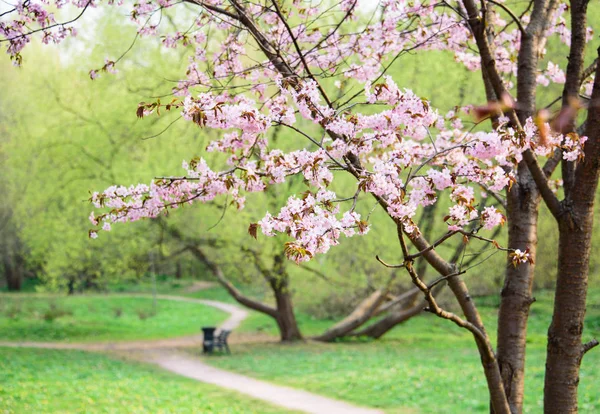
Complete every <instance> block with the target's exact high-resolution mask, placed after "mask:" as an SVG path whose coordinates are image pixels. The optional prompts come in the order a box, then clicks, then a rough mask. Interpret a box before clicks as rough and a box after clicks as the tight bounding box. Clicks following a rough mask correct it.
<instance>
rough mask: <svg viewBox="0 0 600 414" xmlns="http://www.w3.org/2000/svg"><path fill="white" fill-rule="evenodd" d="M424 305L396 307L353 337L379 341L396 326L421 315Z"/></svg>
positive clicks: (420, 302)
mask: <svg viewBox="0 0 600 414" xmlns="http://www.w3.org/2000/svg"><path fill="white" fill-rule="evenodd" d="M419 296H420V294H419ZM425 305H426V304H425V303H424V301H422V300H419V301H418V302H417V303H414V302H413V303H412V305H411V306H398V308H397V309H394V310H393V311H392V312H390V314H389V315H386V316H385V317H384V318H383V319H381V320H379V321H377V322H375V323H374V324H372V325H369V326H367V327H366V328H364V329H362V330H360V331H358V332H356V333H354V334H353V336H370V337H371V338H374V339H379V338H381V337H382V336H383V335H385V334H386V333H388V332H389V331H390V330H392V328H394V327H395V326H396V325H398V324H401V323H402V322H405V321H407V320H409V319H410V318H412V317H413V316H416V315H418V314H419V313H421V312H422V311H423V308H424V307H425Z"/></svg>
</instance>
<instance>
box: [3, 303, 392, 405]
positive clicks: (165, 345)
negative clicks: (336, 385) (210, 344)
mask: <svg viewBox="0 0 600 414" xmlns="http://www.w3.org/2000/svg"><path fill="white" fill-rule="evenodd" d="M115 296H130V297H133V296H135V297H152V296H151V295H115ZM156 298H157V299H162V300H174V301H180V302H191V303H198V304H202V305H207V306H212V307H214V308H217V309H220V310H222V311H225V312H227V313H229V318H227V319H226V320H225V321H224V322H223V323H222V324H221V325H220V326H219V329H227V330H233V329H235V328H237V327H238V326H239V325H240V323H241V322H242V321H243V320H244V319H246V317H247V316H248V312H247V311H245V310H244V309H241V308H239V307H237V306H236V305H232V304H229V303H224V302H218V301H214V300H204V299H193V298H186V297H183V296H174V295H157V296H156ZM201 344H202V335H201V334H200V335H193V336H186V337H181V338H173V339H164V340H148V341H128V342H112V343H109V342H102V343H56V342H5V341H0V347H26V348H48V349H78V350H84V351H136V357H137V358H136V359H140V360H142V361H145V362H149V363H152V364H154V365H158V366H160V367H161V368H163V369H166V370H167V371H171V372H173V373H176V374H178V375H182V376H184V377H188V378H192V379H195V380H197V381H201V382H206V383H209V384H214V385H218V386H220V387H223V388H228V389H231V390H234V391H237V392H240V393H242V394H246V395H249V396H251V397H254V398H257V399H260V400H264V401H267V402H269V403H271V404H275V405H278V406H280V407H284V408H287V409H290V410H296V411H301V412H305V413H311V414H383V411H380V410H376V409H370V408H363V407H358V406H355V405H351V404H348V403H346V402H343V401H339V400H335V399H332V398H327V397H323V396H320V395H316V394H312V393H310V392H307V391H302V390H296V389H293V388H288V387H284V386H280V385H275V384H271V383H269V382H266V381H260V380H257V379H254V378H250V377H247V376H244V375H240V374H235V373H233V372H230V371H225V370H223V369H219V368H215V367H213V366H211V365H208V364H206V363H204V362H203V361H202V360H201V359H200V358H196V357H193V356H191V355H187V354H184V353H182V352H178V351H177V350H176V349H175V348H179V347H186V346H198V345H201Z"/></svg>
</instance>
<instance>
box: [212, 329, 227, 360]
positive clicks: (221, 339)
mask: <svg viewBox="0 0 600 414" xmlns="http://www.w3.org/2000/svg"><path fill="white" fill-rule="evenodd" d="M230 333H231V331H228V330H225V329H224V330H222V331H221V332H219V335H217V338H216V339H215V348H216V349H218V350H219V351H225V352H227V353H228V354H231V351H230V350H229V345H227V338H228V337H229V334H230Z"/></svg>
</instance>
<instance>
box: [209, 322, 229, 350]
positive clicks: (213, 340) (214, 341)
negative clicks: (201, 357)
mask: <svg viewBox="0 0 600 414" xmlns="http://www.w3.org/2000/svg"><path fill="white" fill-rule="evenodd" d="M216 330H217V328H213V327H206V328H202V332H203V333H204V340H203V342H202V352H203V353H205V354H212V353H213V352H214V351H215V350H218V351H225V352H227V353H228V354H231V351H230V350H229V345H228V344H227V338H228V337H229V334H230V333H231V331H228V330H226V329H222V330H220V331H219V334H218V335H216V336H215V331H216Z"/></svg>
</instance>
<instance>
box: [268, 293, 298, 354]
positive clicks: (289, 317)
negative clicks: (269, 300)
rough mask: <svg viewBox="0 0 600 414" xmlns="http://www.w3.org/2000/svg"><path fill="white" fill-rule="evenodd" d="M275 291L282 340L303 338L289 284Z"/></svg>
mask: <svg viewBox="0 0 600 414" xmlns="http://www.w3.org/2000/svg"><path fill="white" fill-rule="evenodd" d="M273 293H274V294H275V301H276V303H277V325H278V326H279V333H280V336H281V340H282V341H284V342H288V341H298V340H301V339H302V334H301V333H300V329H299V328H298V322H297V321H296V315H295V314H294V306H293V304H292V296H291V295H290V292H289V290H288V288H287V284H286V286H285V287H284V288H279V289H273Z"/></svg>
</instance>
